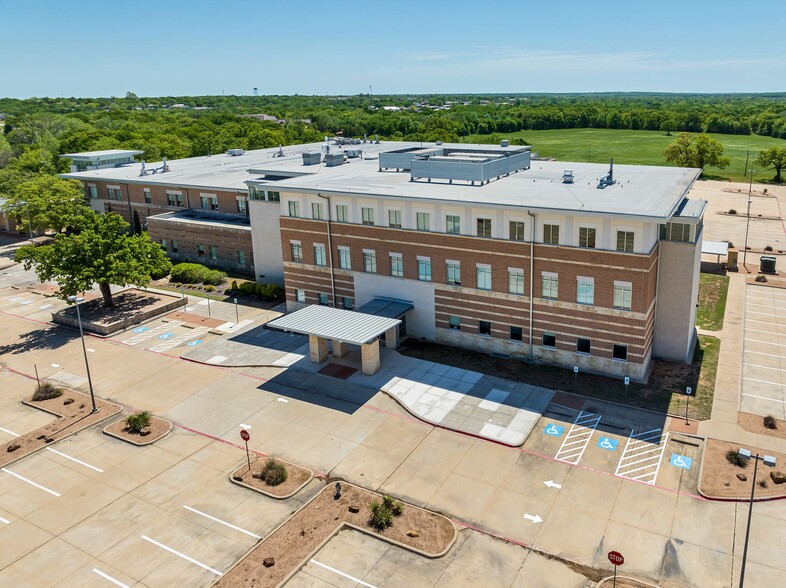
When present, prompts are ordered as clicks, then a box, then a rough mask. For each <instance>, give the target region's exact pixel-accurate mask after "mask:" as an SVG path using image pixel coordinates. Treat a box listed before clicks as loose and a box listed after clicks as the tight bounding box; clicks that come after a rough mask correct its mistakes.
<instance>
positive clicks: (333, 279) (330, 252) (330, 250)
mask: <svg viewBox="0 0 786 588" xmlns="http://www.w3.org/2000/svg"><path fill="white" fill-rule="evenodd" d="M317 196H318V197H319V198H322V199H324V200H327V209H328V213H327V220H326V221H325V224H326V225H327V246H328V256H329V258H330V289H331V290H332V291H333V308H338V306H337V302H336V277H335V275H334V274H335V271H334V265H333V244H332V242H331V235H330V215H331V212H330V196H323V195H322V194H317Z"/></svg>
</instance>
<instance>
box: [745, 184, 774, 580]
mask: <svg viewBox="0 0 786 588" xmlns="http://www.w3.org/2000/svg"><path fill="white" fill-rule="evenodd" d="M751 171H753V170H751ZM737 455H739V456H740V457H742V458H744V459H753V460H754V462H753V480H752V481H751V499H750V503H749V505H748V526H747V527H746V528H745V546H744V547H743V549H742V566H740V588H742V587H743V586H744V585H745V564H746V562H747V560H748V538H749V537H750V534H751V514H752V513H753V495H754V494H755V492H756V473H757V472H758V466H759V461H763V462H764V465H767V466H769V467H771V468H774V467H775V458H774V457H772V456H771V455H763V456H762V455H759V454H758V453H752V452H751V450H750V449H745V448H744V447H740V448H739V449H738V450H737Z"/></svg>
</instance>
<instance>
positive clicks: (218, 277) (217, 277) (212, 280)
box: [201, 269, 227, 286]
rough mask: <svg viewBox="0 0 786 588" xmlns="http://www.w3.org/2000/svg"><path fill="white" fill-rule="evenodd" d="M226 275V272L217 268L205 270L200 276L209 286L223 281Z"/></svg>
mask: <svg viewBox="0 0 786 588" xmlns="http://www.w3.org/2000/svg"><path fill="white" fill-rule="evenodd" d="M226 277H227V275H226V273H224V272H222V271H218V270H208V269H206V270H205V273H204V275H203V276H202V280H201V281H202V283H203V284H209V285H211V286H218V285H220V284H223V283H224V279H225V278H226Z"/></svg>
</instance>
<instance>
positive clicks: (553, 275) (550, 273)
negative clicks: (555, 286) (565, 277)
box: [540, 272, 559, 278]
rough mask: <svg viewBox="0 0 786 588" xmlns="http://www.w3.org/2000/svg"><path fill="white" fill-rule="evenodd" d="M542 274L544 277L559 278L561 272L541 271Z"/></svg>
mask: <svg viewBox="0 0 786 588" xmlns="http://www.w3.org/2000/svg"><path fill="white" fill-rule="evenodd" d="M540 276H541V277H542V278H559V274H558V273H557V272H540Z"/></svg>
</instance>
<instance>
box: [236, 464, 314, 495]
mask: <svg viewBox="0 0 786 588" xmlns="http://www.w3.org/2000/svg"><path fill="white" fill-rule="evenodd" d="M267 459H268V458H266V457H263V458H259V459H253V460H251V471H249V469H248V462H246V461H243V463H242V464H241V465H240V467H239V468H237V469H236V470H235V471H234V472H232V473H231V474H230V475H229V481H230V482H232V483H233V484H237V485H238V486H244V487H245V488H248V489H250V490H254V491H255V492H260V493H262V494H264V495H265V496H270V498H276V499H278V500H284V499H285V498H291V497H292V496H294V495H295V494H297V493H298V492H300V491H301V490H302V489H303V488H305V487H306V485H307V484H308V483H309V482H310V481H311V479H312V478H313V477H314V474H313V472H312V471H311V470H307V469H306V468H301V467H300V466H296V465H294V464H291V463H289V462H286V461H283V460H281V459H278V458H276V461H277V462H279V463H280V464H283V466H284V467H285V468H286V469H287V479H286V481H285V482H283V483H281V484H279V485H278V486H270V485H269V484H267V483H265V482H264V481H263V480H260V479H258V478H255V477H253V476H252V474H253V473H256V472H259V470H260V469H261V467H262V464H264V463H265V461H267Z"/></svg>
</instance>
